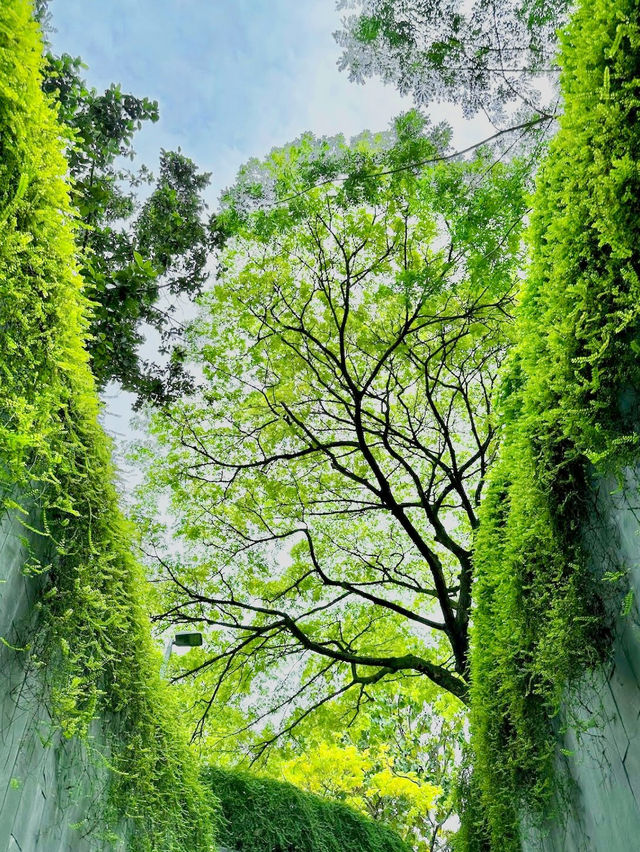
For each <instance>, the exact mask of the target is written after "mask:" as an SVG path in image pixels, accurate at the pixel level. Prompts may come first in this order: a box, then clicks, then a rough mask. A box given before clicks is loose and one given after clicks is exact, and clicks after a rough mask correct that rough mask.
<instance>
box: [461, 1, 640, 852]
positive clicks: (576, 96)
mask: <svg viewBox="0 0 640 852" xmlns="http://www.w3.org/2000/svg"><path fill="white" fill-rule="evenodd" d="M639 13H640V4H639V3H638V0H582V2H580V3H579V4H578V6H577V9H576V12H575V13H574V15H573V18H572V21H571V22H570V25H569V26H568V28H567V30H566V32H564V33H563V34H562V36H561V45H562V47H561V52H560V64H561V67H562V71H561V88H562V95H563V102H564V106H563V114H562V116H561V118H560V121H559V124H560V126H559V130H558V133H557V134H556V136H555V138H554V139H553V141H552V143H551V145H550V149H549V152H548V155H547V157H546V160H545V162H544V163H543V165H542V166H541V168H540V172H539V175H538V181H537V190H536V194H535V197H534V203H533V212H532V217H531V226H530V236H529V240H530V248H531V263H530V267H529V270H528V273H527V278H526V281H525V284H524V287H523V292H522V296H521V301H520V305H519V308H518V316H517V322H516V327H515V341H514V346H513V350H512V353H511V356H510V361H509V364H508V369H507V371H506V375H505V376H504V379H503V384H502V398H501V399H500V401H499V405H500V407H501V414H502V423H503V439H502V445H501V454H500V459H499V462H498V464H497V466H496V467H495V469H494V470H493V472H492V473H491V476H490V482H489V488H488V491H487V496H486V499H485V502H484V505H483V510H482V516H481V524H480V530H479V535H478V539H477V544H476V553H475V566H476V575H477V580H476V589H475V599H476V607H475V612H474V637H473V653H472V664H471V669H472V688H471V704H472V706H471V731H472V746H473V763H474V771H473V773H472V775H471V777H470V778H469V779H468V780H467V783H466V786H465V787H464V788H463V790H462V797H463V800H464V801H465V803H466V810H465V818H464V820H463V828H462V831H461V832H460V835H459V840H458V844H459V846H458V848H461V849H464V850H488V849H491V850H496V852H512V850H519V849H520V848H521V843H520V830H521V822H522V815H523V814H528V815H529V817H530V819H535V818H536V816H537V817H538V818H543V816H544V814H546V813H547V812H548V809H549V807H551V806H552V805H553V800H554V798H555V795H556V793H557V791H558V789H559V778H558V772H557V769H558V766H559V760H560V758H561V757H563V752H562V748H563V746H562V739H561V737H560V736H559V735H558V732H559V726H560V725H561V719H562V711H563V710H564V709H565V708H566V703H565V702H566V698H567V695H568V692H567V691H568V689H570V687H571V686H572V685H574V686H576V688H577V689H578V692H574V693H572V694H573V695H579V694H580V687H581V686H582V684H583V683H584V681H583V680H582V678H583V676H584V674H585V672H589V671H592V670H595V669H598V667H599V666H601V665H603V664H604V665H608V664H609V660H610V658H611V654H612V647H614V644H613V639H614V635H615V621H616V619H615V613H616V609H617V608H619V607H622V608H628V607H629V606H630V602H631V596H630V594H629V590H628V588H627V584H628V582H629V578H628V576H627V574H626V569H628V568H629V567H631V566H630V565H629V564H624V565H619V566H616V565H614V566H613V568H612V567H611V566H610V565H608V564H607V563H606V561H605V562H604V563H603V562H602V561H597V564H595V563H594V561H593V559H592V558H591V543H590V542H589V539H588V536H587V537H585V535H586V533H585V531H586V530H588V529H589V526H590V524H591V522H592V518H591V516H590V512H591V510H592V509H591V507H592V493H593V492H592V489H593V482H594V476H595V477H607V476H616V475H618V476H621V475H622V471H623V469H624V467H625V465H628V464H633V463H634V462H635V461H636V460H637V458H638V454H639V448H638V423H639V418H638V403H637V400H638V396H637V394H638V390H640V359H639V358H638V354H639V353H640V279H639V273H640V170H639V156H640V125H639V124H638V120H637V116H638V107H639V106H640V51H639V49H638V48H639V46H640V29H639V24H640V20H639ZM604 481H609V480H606V479H605V480H604ZM634 562H635V560H634ZM584 848H585V849H587V848H594V849H595V848H596V847H584Z"/></svg>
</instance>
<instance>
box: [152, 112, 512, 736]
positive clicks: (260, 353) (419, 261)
mask: <svg viewBox="0 0 640 852" xmlns="http://www.w3.org/2000/svg"><path fill="white" fill-rule="evenodd" d="M396 134H397V137H398V144H397V147H395V146H393V145H392V146H390V147H388V148H387V149H386V151H384V155H385V157H386V158H387V162H393V161H394V160H395V161H396V162H399V163H400V164H401V165H402V168H399V169H397V170H396V169H393V168H389V169H387V171H386V172H385V171H384V169H383V170H381V168H380V152H379V151H378V150H376V149H375V147H374V144H375V138H374V139H373V140H372V139H370V138H364V139H358V140H356V142H355V143H354V145H353V146H351V147H349V146H346V145H345V143H344V142H343V141H342V140H337V141H333V140H320V141H318V140H314V139H313V138H312V137H309V136H306V137H303V139H302V140H300V142H299V143H297V144H293V145H291V146H289V147H288V148H286V149H283V150H279V151H274V152H273V153H272V155H271V156H270V158H269V159H268V160H267V161H266V162H265V164H264V165H263V169H262V171H259V170H257V169H255V168H253V169H252V170H251V172H250V174H249V175H247V172H245V173H243V175H242V177H243V178H246V177H247V176H248V177H249V178H251V177H252V176H253V177H254V178H255V176H256V175H257V176H258V177H259V178H260V180H257V181H255V183H254V184H253V185H254V186H255V187H256V190H257V191H256V192H254V205H253V207H252V206H251V205H250V204H246V205H244V200H245V199H246V197H247V194H248V193H247V191H246V187H247V184H248V183H249V181H248V180H247V181H245V183H244V185H241V186H240V187H239V191H238V195H234V194H233V193H231V194H230V196H229V198H230V201H229V204H230V206H229V209H228V210H227V211H225V212H223V214H221V216H220V218H219V221H222V222H224V223H225V226H226V227H227V228H229V229H231V227H233V228H235V233H236V235H235V237H234V239H233V241H232V243H231V244H230V246H229V249H228V250H227V252H226V253H225V254H224V255H223V256H222V259H221V263H222V267H223V269H222V272H221V276H220V279H219V282H218V284H217V286H216V287H215V288H214V289H213V290H212V292H211V293H210V294H207V295H206V296H205V297H204V298H203V305H204V308H205V312H204V314H203V319H202V322H201V323H200V325H199V327H198V329H197V336H196V337H195V339H194V349H193V355H194V357H195V358H196V359H197V360H198V361H199V362H200V363H201V364H202V368H203V373H204V385H203V391H202V393H201V394H199V395H198V396H197V397H194V398H193V399H192V400H190V401H189V402H185V403H183V404H177V405H175V406H173V407H171V408H170V409H168V410H167V411H166V412H165V413H163V414H159V415H158V416H157V418H156V419H155V422H154V425H153V430H154V433H155V436H156V438H157V443H153V444H151V445H150V446H149V447H148V448H147V450H146V451H145V450H144V449H143V450H141V451H140V456H139V458H140V459H141V460H144V458H145V457H146V458H147V460H148V461H149V463H150V465H151V473H150V490H149V492H148V495H147V500H148V506H147V515H148V517H149V518H150V519H151V520H150V527H151V529H150V536H149V538H150V540H151V542H153V540H154V536H155V539H156V543H157V550H156V553H155V555H156V556H157V557H158V559H157V560H156V562H155V563H154V565H155V567H156V568H157V570H158V571H159V575H158V579H162V580H163V581H164V589H165V599H164V605H163V610H164V613H163V614H161V615H159V620H160V621H161V623H163V624H172V625H180V624H194V625H198V629H203V630H205V632H206V634H207V642H206V647H205V649H204V650H203V652H202V655H201V657H199V658H197V662H196V663H194V665H193V666H192V667H191V668H192V669H193V674H194V675H197V676H200V677H203V678H204V679H205V683H206V687H204V688H205V689H207V690H208V693H209V694H208V695H205V694H203V695H202V699H201V707H202V716H203V722H204V719H205V717H206V714H207V713H208V712H209V709H210V708H211V706H212V704H213V702H215V701H217V702H218V703H220V704H222V705H227V704H229V703H232V704H235V705H236V706H237V705H238V702H242V701H244V698H245V696H246V694H247V692H248V691H249V689H250V688H251V689H252V690H253V692H252V699H251V701H250V702H245V708H244V709H245V710H247V706H246V705H247V704H248V719H246V720H245V721H246V722H247V724H251V723H252V722H255V723H256V724H258V725H261V724H263V723H264V721H265V720H267V717H268V716H269V713H270V711H274V712H276V717H272V719H271V721H273V718H280V719H281V720H284V723H283V724H282V725H281V727H279V728H278V729H277V730H275V731H273V730H271V731H269V732H265V739H264V745H265V746H266V745H267V744H269V743H271V742H273V741H275V739H276V738H277V736H278V734H279V733H280V732H283V731H290V730H292V729H293V728H294V727H295V726H296V725H297V724H298V723H300V722H301V721H302V720H304V719H305V718H306V717H307V716H308V715H309V713H311V712H312V711H313V710H314V709H316V708H317V707H319V706H321V705H322V704H323V703H325V702H326V701H328V700H330V699H332V698H337V697H339V696H341V695H343V694H345V693H346V692H347V691H351V692H352V694H353V701H354V703H355V704H356V705H357V707H359V706H360V705H361V703H366V702H367V701H368V697H369V694H370V692H371V690H373V689H374V687H375V684H376V683H379V682H381V681H382V680H384V679H391V680H392V681H393V682H395V683H397V682H398V681H401V680H403V679H404V678H406V677H412V676H415V675H416V674H421V675H424V676H425V678H426V679H429V680H431V681H432V682H434V683H436V684H438V685H439V686H440V687H442V688H443V689H445V690H448V691H450V692H451V693H452V694H453V695H455V696H457V697H458V698H459V699H462V700H466V690H467V684H466V653H467V631H468V619H469V609H470V591H471V561H470V535H471V531H472V529H473V528H474V527H475V526H476V523H477V519H476V510H477V506H478V504H479V501H480V497H481V492H482V487H483V480H484V476H485V472H486V468H487V466H488V464H489V463H490V461H491V459H492V457H493V452H494V430H493V426H492V423H491V417H490V400H491V387H492V384H493V381H494V378H495V376H496V373H497V369H498V366H499V364H500V363H501V360H502V358H503V355H504V351H505V347H506V345H507V341H508V327H509V323H510V315H509V312H510V308H511V304H512V291H513V286H514V276H515V272H516V270H517V268H518V264H519V261H520V252H519V249H520V228H521V221H522V216H523V211H524V190H523V173H524V174H525V175H526V174H527V167H526V164H521V163H519V162H513V163H511V164H509V165H505V164H503V163H500V162H496V161H495V160H494V159H493V157H492V156H491V151H489V150H484V151H479V152H478V153H477V155H476V156H475V157H474V158H473V159H471V160H469V161H449V160H447V158H446V156H444V155H443V154H441V153H439V152H438V150H437V148H436V149H434V141H433V139H432V138H430V136H429V135H427V134H425V132H424V122H423V121H421V119H420V117H419V116H418V115H417V114H415V113H411V114H409V115H408V116H404V117H402V118H401V119H400V120H399V121H398V123H397V126H396ZM436 138H437V139H440V138H441V131H440V130H438V135H437V137H436ZM384 141H385V140H383V142H384ZM372 142H373V143H374V144H372ZM408 151H411V153H410V154H408ZM327 152H328V153H327ZM417 152H421V155H420V159H422V160H426V159H429V157H430V158H431V159H433V160H435V161H436V162H434V163H433V164H432V166H431V167H426V166H425V167H424V168H423V169H422V170H418V169H414V170H413V171H412V170H410V169H406V168H404V164H405V162H406V161H405V159H404V158H405V157H406V156H410V157H411V161H412V162H415V160H416V153H417ZM318 159H321V160H322V167H323V168H326V169H331V168H333V164H334V163H336V164H337V165H336V168H338V169H339V172H338V173H339V174H342V175H343V176H344V179H343V180H342V181H341V182H336V180H335V172H334V177H332V178H331V179H330V180H327V182H325V183H323V184H316V186H315V187H314V188H312V189H311V190H309V189H308V171H309V169H310V168H315V167H316V164H317V162H318ZM354 161H355V162H356V163H357V164H358V165H357V173H356V174H354V173H353V170H352V171H351V172H346V168H347V167H348V165H349V163H350V162H351V163H353V162H354ZM345 163H346V166H345ZM414 172H418V173H417V174H416V173H414ZM265 173H266V175H265ZM301 173H302V175H301ZM374 173H375V175H376V177H375V179H373V178H372V174H374ZM249 186H250V184H249ZM265 186H266V188H267V190H268V192H270V193H271V194H272V196H273V195H274V194H275V197H276V200H275V201H272V202H271V203H270V204H269V205H264V204H262V201H261V199H262V198H263V197H264V195H265V194H266V191H264V190H263V187H265ZM300 186H303V187H307V189H306V190H305V191H301V190H300V189H299V188H298V187H300ZM278 199H280V200H281V203H277V200H278ZM243 205H244V206H243ZM165 490H168V491H169V493H170V495H171V499H172V503H173V516H174V518H175V526H174V528H173V529H172V532H173V533H175V537H174V541H177V542H180V543H178V544H174V545H173V547H172V554H173V555H170V556H167V555H165V548H164V545H163V542H162V530H161V529H159V528H158V527H157V523H156V517H157V509H156V506H157V500H158V499H159V495H160V494H162V493H164V491H165ZM294 664H295V668H294V672H295V674H293V673H291V672H290V670H291V669H292V668H293V667H294ZM274 684H277V685H276V686H275V687H274ZM267 708H268V709H267Z"/></svg>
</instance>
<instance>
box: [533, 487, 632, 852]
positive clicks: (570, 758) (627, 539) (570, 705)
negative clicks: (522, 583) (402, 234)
mask: <svg viewBox="0 0 640 852" xmlns="http://www.w3.org/2000/svg"><path fill="white" fill-rule="evenodd" d="M639 485H640V476H638V472H635V473H633V472H630V473H628V475H627V478H626V482H625V484H624V487H623V488H622V489H619V488H618V485H617V484H616V482H615V481H614V480H613V479H608V480H605V481H602V482H599V483H597V484H596V486H595V488H594V496H593V505H592V507H591V511H590V517H591V524H590V527H589V529H588V530H587V531H586V536H585V538H586V544H587V547H588V550H589V553H590V557H591V561H592V568H593V570H594V573H596V574H597V575H599V576H601V575H602V574H603V572H606V571H611V572H613V571H617V570H624V571H627V572H628V580H629V589H630V590H631V591H632V592H633V602H632V604H631V607H630V610H629V612H628V614H626V615H622V614H620V615H619V616H618V618H617V630H616V633H617V635H616V640H615V645H614V650H613V655H612V659H611V662H610V664H609V665H607V666H606V667H604V668H603V669H602V670H600V671H597V672H595V673H592V674H591V675H589V676H588V677H585V678H584V679H583V680H582V682H581V683H580V684H579V685H578V686H576V688H574V689H573V690H572V691H571V694H570V695H569V696H568V697H567V701H566V704H565V707H564V714H563V715H564V718H563V719H562V720H561V721H560V723H559V725H558V728H559V741H560V746H561V748H562V749H563V750H564V752H565V753H564V754H562V752H561V753H560V756H559V766H558V770H559V773H558V774H559V777H560V778H563V779H564V780H563V781H562V782H561V784H560V786H559V790H558V795H557V800H556V803H555V807H554V813H553V814H551V815H550V817H549V819H548V820H547V822H546V823H545V825H544V826H543V827H542V828H536V829H532V828H525V830H524V831H523V835H524V840H523V850H524V852H635V850H640V611H639V607H638V603H639V601H640V489H639ZM612 605H614V606H616V608H617V611H618V612H619V611H620V602H619V599H616V600H615V602H613V603H612ZM565 728H566V730H564V732H563V729H565ZM525 822H526V821H525Z"/></svg>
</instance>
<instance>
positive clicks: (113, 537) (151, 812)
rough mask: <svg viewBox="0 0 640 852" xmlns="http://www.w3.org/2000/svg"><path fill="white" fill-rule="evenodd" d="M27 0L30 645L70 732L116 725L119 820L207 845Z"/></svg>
mask: <svg viewBox="0 0 640 852" xmlns="http://www.w3.org/2000/svg"><path fill="white" fill-rule="evenodd" d="M41 54H42V44H41V40H40V36H39V32H38V28H37V26H36V24H35V23H34V22H33V21H32V20H31V4H30V3H29V2H27V0H6V2H3V3H2V5H0V81H1V82H0V138H1V139H2V143H1V145H2V156H1V157H0V327H1V328H2V334H1V335H0V370H1V371H2V382H1V384H0V458H2V466H1V468H0V488H1V492H0V493H1V494H2V500H3V506H4V508H6V510H7V511H10V512H19V511H20V506H19V505H17V503H16V500H15V496H16V492H17V493H18V494H19V495H20V500H21V502H22V503H23V504H24V505H26V506H33V505H36V506H38V507H39V508H40V510H41V525H40V531H39V532H38V531H37V530H32V534H33V535H40V536H41V538H42V539H43V541H44V542H45V544H46V548H45V550H46V551H47V552H48V553H49V556H50V559H49V561H43V562H42V563H41V564H40V565H39V566H38V565H37V564H36V563H35V562H34V563H33V564H31V565H30V566H29V570H31V571H40V572H41V574H42V576H43V581H44V592H43V596H42V598H41V600H40V601H39V604H38V607H39V610H40V618H39V622H38V627H37V631H36V632H35V634H34V635H33V636H32V639H31V642H30V645H29V647H28V649H27V650H28V652H29V653H30V655H31V658H32V660H33V661H34V662H35V664H36V665H37V666H39V667H40V668H41V669H42V673H43V677H44V678H45V680H46V683H47V687H48V689H47V693H46V695H45V700H46V701H47V705H48V709H49V710H50V712H51V714H52V716H53V719H54V723H55V724H56V725H57V726H59V729H60V730H61V732H62V734H63V735H64V736H66V737H71V736H76V735H82V734H83V733H84V732H86V730H87V727H88V725H89V724H90V722H91V720H92V719H93V718H94V717H95V716H96V714H98V713H99V714H100V715H101V716H103V717H105V718H106V719H108V720H111V722H112V723H113V724H112V725H107V726H106V727H107V732H108V733H110V734H111V736H110V738H109V741H108V747H107V754H106V755H105V756H104V759H105V760H106V761H107V765H108V766H110V767H111V768H112V770H113V772H112V774H111V779H112V783H111V795H110V803H109V812H108V814H107V820H106V821H107V824H108V823H109V817H111V818H112V819H113V821H114V822H115V821H116V820H119V819H121V818H122V817H123V816H124V817H125V818H126V819H127V820H128V822H129V825H130V826H131V825H133V826H134V831H133V837H132V843H131V848H132V849H137V850H145V852H146V850H151V849H155V850H167V851H168V850H171V852H178V850H187V849H189V850H190V852H193V850H209V849H210V846H211V843H212V839H211V805H210V803H209V795H208V792H207V791H206V790H205V788H203V787H202V785H201V783H200V781H199V779H198V775H197V767H196V765H195V764H194V762H193V760H192V756H191V754H190V752H189V750H188V746H187V744H186V740H185V733H184V731H183V730H182V729H181V728H180V726H179V724H178V722H177V718H178V717H177V713H176V708H175V706H174V702H175V699H174V698H172V697H171V696H170V695H169V694H168V687H167V686H166V685H163V684H162V683H161V682H160V679H159V675H158V673H157V671H158V666H157V662H158V661H157V658H156V657H157V655H156V652H155V651H154V650H153V646H152V644H151V639H150V635H149V623H148V618H147V616H146V614H145V600H144V586H145V584H144V579H143V573H142V570H141V568H140V566H139V565H138V564H137V563H136V562H135V560H134V559H133V557H132V555H131V531H130V530H129V528H128V527H127V525H126V524H125V522H124V520H123V519H122V517H121V515H120V513H119V510H118V507H117V500H116V493H115V489H114V487H113V484H112V479H113V471H112V468H111V462H110V447H109V443H108V441H107V439H106V437H105V435H104V433H103V432H102V430H101V428H100V426H99V425H98V422H97V417H98V413H99V406H98V400H97V396H96V392H95V388H94V382H93V377H92V375H91V372H90V370H89V367H88V363H87V354H86V351H85V349H84V346H83V340H84V337H85V334H86V331H87V327H88V325H89V318H90V313H89V304H88V302H87V300H86V299H85V298H84V297H83V295H82V283H81V279H80V277H79V275H78V273H77V271H76V267H75V262H74V252H75V244H74V232H73V227H72V223H73V212H72V208H71V206H70V203H69V197H68V191H67V185H66V183H65V180H64V176H65V175H66V173H67V165H66V162H65V159H64V157H63V154H62V151H61V145H62V133H61V127H60V125H59V123H58V121H57V119H56V115H55V109H54V107H53V105H52V103H51V100H50V99H49V98H48V97H46V96H45V95H44V94H43V92H42V89H41V85H40V84H41V68H42V57H41Z"/></svg>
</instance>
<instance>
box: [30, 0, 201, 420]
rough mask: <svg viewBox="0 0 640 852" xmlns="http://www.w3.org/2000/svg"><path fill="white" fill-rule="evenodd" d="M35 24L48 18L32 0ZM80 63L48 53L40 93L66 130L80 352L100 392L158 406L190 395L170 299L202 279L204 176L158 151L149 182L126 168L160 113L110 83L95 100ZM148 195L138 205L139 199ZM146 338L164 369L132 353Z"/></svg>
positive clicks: (196, 287)
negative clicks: (153, 338) (122, 393)
mask: <svg viewBox="0 0 640 852" xmlns="http://www.w3.org/2000/svg"><path fill="white" fill-rule="evenodd" d="M36 14H37V16H38V17H39V20H40V21H42V22H43V23H44V24H45V25H46V26H48V27H49V28H50V18H51V15H50V13H49V12H48V9H47V4H46V2H44V0H40V2H39V3H38V4H37V7H36ZM82 67H83V65H82V60H81V59H80V58H78V57H76V58H73V57H71V56H69V55H68V54H63V55H62V56H56V55H54V54H53V53H52V52H51V50H48V52H47V53H46V64H45V69H44V79H43V88H44V90H45V92H47V93H49V94H51V95H52V96H53V97H54V98H55V100H56V103H57V106H58V114H59V117H60V120H61V121H62V122H63V123H64V124H65V125H66V126H67V127H68V128H69V130H70V136H71V142H70V145H69V147H68V149H67V152H66V154H67V159H68V162H69V172H70V176H71V178H72V181H73V186H74V202H75V205H76V207H77V210H78V213H79V216H80V219H81V222H82V224H83V226H84V227H83V228H82V229H81V230H80V231H79V237H78V239H79V249H80V258H81V272H82V276H83V280H84V281H85V284H86V286H87V295H88V296H89V298H90V299H91V300H92V301H93V303H94V306H95V308H94V314H93V317H92V321H91V328H90V336H89V339H88V348H89V352H90V356H91V365H92V370H93V372H94V375H95V377H96V379H97V381H98V384H99V386H100V387H104V386H105V385H106V384H108V382H110V381H116V382H119V383H120V385H121V386H122V387H123V388H124V389H125V390H128V391H131V392H132V393H134V394H136V395H137V405H140V404H142V402H144V401H150V402H152V403H162V402H166V401H167V400H168V399H171V398H173V397H175V396H178V395H180V394H182V393H183V392H185V391H188V390H190V389H191V388H192V379H191V378H190V376H189V375H188V373H187V372H186V371H185V369H184V364H183V358H182V355H183V347H182V345H181V343H180V337H181V335H182V331H183V329H182V326H181V324H180V323H179V322H177V321H176V320H175V318H174V316H173V312H174V307H175V306H174V304H173V303H172V302H171V301H169V300H168V299H167V298H164V296H165V294H168V295H171V296H172V297H176V296H180V295H181V294H184V295H185V296H187V297H189V298H193V297H194V296H195V295H197V294H198V293H199V292H200V291H201V289H202V287H203V285H204V283H205V281H206V280H207V277H208V273H207V269H206V262H207V253H208V249H209V234H208V226H207V223H206V221H205V218H204V217H205V212H206V204H205V202H204V198H203V193H204V191H205V189H206V187H207V186H208V184H209V177H210V175H208V174H206V173H203V172H200V171H199V170H198V168H197V166H196V164H195V163H194V162H193V161H192V160H190V159H189V158H188V157H186V156H185V155H184V154H183V153H182V152H181V151H180V150H178V151H177V152H168V151H161V152H160V168H159V175H158V178H157V180H156V181H155V182H154V179H153V175H152V174H151V172H150V171H149V170H148V169H147V167H146V166H144V165H143V166H141V167H140V168H138V169H137V170H135V171H132V170H131V169H128V168H126V167H125V165H123V164H124V162H125V161H126V160H127V159H129V160H132V159H133V158H134V156H135V152H134V149H133V138H134V136H135V134H136V132H137V131H138V130H139V129H140V128H141V127H142V124H143V123H144V122H147V121H152V122H155V121H157V120H158V105H157V103H156V102H155V101H151V100H149V99H148V98H138V97H135V96H134V95H131V94H126V93H124V92H123V91H122V89H121V87H120V86H119V85H117V84H114V83H112V84H111V86H109V88H108V89H106V90H105V91H104V92H103V93H101V94H100V93H98V92H97V91H96V90H95V89H91V88H88V87H87V85H86V83H85V81H84V80H83V78H82V75H81V69H82ZM145 186H149V187H150V191H149V194H148V197H147V199H146V201H144V202H141V201H140V200H139V195H140V193H141V192H142V191H143V187H145ZM150 330H152V331H153V332H154V333H155V334H157V335H158V336H159V353H160V354H161V355H165V356H169V357H168V361H167V362H166V363H155V362H154V361H148V360H145V359H144V358H143V357H142V356H141V355H140V353H139V346H140V344H141V343H142V342H143V340H144V339H145V335H146V334H147V333H148V332H149V331H150Z"/></svg>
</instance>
